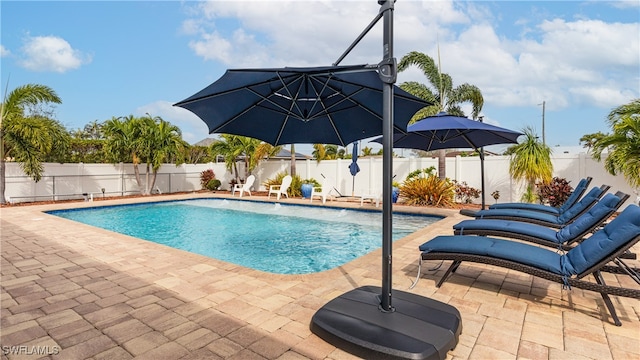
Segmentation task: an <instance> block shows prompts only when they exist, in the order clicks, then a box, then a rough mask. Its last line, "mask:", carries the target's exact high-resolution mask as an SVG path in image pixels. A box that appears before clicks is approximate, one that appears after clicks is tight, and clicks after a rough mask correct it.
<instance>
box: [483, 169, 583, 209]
mask: <svg viewBox="0 0 640 360" xmlns="http://www.w3.org/2000/svg"><path fill="white" fill-rule="evenodd" d="M591 180H592V178H591V177H587V178H584V179H582V180H580V181H579V182H578V185H576V187H575V189H573V192H572V193H571V195H569V197H568V198H567V200H565V202H564V204H562V206H559V207H555V206H547V205H542V204H531V203H500V204H493V205H491V206H489V209H522V210H533V211H542V212H545V213H550V214H554V215H560V214H562V213H563V212H565V211H567V210H568V209H569V208H570V207H572V206H573V205H575V203H577V202H578V200H580V197H581V196H582V195H583V194H584V192H585V191H587V188H588V187H589V184H591Z"/></svg>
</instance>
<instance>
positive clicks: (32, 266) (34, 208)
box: [0, 193, 640, 360]
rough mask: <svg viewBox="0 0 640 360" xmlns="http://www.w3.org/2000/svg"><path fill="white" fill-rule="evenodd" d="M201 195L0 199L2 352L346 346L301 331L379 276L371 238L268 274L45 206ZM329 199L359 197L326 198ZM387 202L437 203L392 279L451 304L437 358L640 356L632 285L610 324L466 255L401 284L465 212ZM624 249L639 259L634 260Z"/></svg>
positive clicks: (143, 354)
mask: <svg viewBox="0 0 640 360" xmlns="http://www.w3.org/2000/svg"><path fill="white" fill-rule="evenodd" d="M207 196H220V195H213V194H203V193H198V194H192V195H189V194H185V195H166V196H154V197H152V198H135V199H120V200H109V201H96V202H79V203H77V202H76V203H59V204H50V205H31V206H11V207H3V208H1V209H0V214H1V216H0V218H1V232H2V233H1V255H2V262H1V266H2V267H1V275H2V278H1V290H2V291H1V298H0V299H1V303H0V307H1V322H0V345H1V346H2V347H1V348H2V355H1V358H2V359H37V358H42V357H43V356H44V357H45V358H51V359H65V360H66V359H131V358H136V359H138V358H140V359H350V358H355V357H354V356H353V355H351V354H349V353H347V352H345V351H343V350H341V349H338V348H336V347H334V346H333V345H331V344H329V343H327V342H325V341H324V340H322V339H320V338H318V337H317V336H316V335H314V334H312V333H311V331H310V330H309V324H310V321H311V317H312V316H313V314H314V313H315V311H316V310H317V309H319V308H320V307H321V306H323V305H324V304H325V303H327V302H328V301H329V300H331V299H333V298H334V297H336V296H339V295H341V294H343V293H345V292H347V291H349V290H352V289H353V288H356V287H359V286H363V285H375V286H379V285H380V282H381V280H380V279H381V270H380V268H381V266H380V263H381V260H380V258H381V250H376V251H374V252H372V253H370V254H368V255H365V256H363V257H361V258H358V259H356V260H354V261H352V262H350V263H348V264H345V265H344V266H341V267H339V268H336V269H333V270H329V271H325V272H322V273H317V274H309V275H274V274H268V273H264V272H260V271H256V270H251V269H248V268H244V267H241V266H236V265H233V264H229V263H225V262H222V261H218V260H215V259H211V258H207V257H204V256H201V255H196V254H191V253H188V252H184V251H181V250H176V249H172V248H169V247H166V246H163V245H158V244H155V243H151V242H148V241H144V240H139V239H136V238H132V237H129V236H125V235H120V234H116V233H113V232H110V231H106V230H102V229H98V228H94V227H91V226H88V225H84V224H80V223H76V222H73V221H70V220H66V219H62V218H59V217H56V216H53V215H48V214H44V213H43V211H47V210H54V209H68V208H77V207H88V206H102V205H114V204H128V203H137V202H145V201H149V200H152V201H157V200H178V199H187V198H193V197H198V198H199V197H207ZM243 199H253V200H266V197H263V196H253V197H250V198H249V197H244V198H243ZM281 202H282V203H296V204H309V201H308V200H306V201H303V200H300V199H291V200H287V199H284V200H282V201H281ZM313 204H314V205H319V204H321V203H320V201H317V200H316V201H314V202H313ZM334 205H337V206H340V207H354V208H359V207H360V203H359V202H337V201H335V202H327V206H334ZM365 207H366V208H368V209H375V207H374V206H372V205H369V204H366V205H365ZM394 209H395V210H396V211H405V210H406V211H410V210H411V211H418V212H422V213H427V214H437V215H445V216H447V217H446V218H444V219H443V220H440V221H438V222H436V223H435V224H432V225H430V226H428V227H426V228H424V229H422V230H420V231H418V232H416V233H414V234H412V235H410V236H408V237H405V238H403V239H401V240H398V241H396V242H394V245H393V286H394V289H396V290H402V291H408V292H411V293H415V294H419V295H423V296H428V297H431V298H433V299H436V300H439V301H442V302H445V303H448V304H451V305H453V306H455V307H456V308H458V310H459V311H460V312H461V314H462V323H463V327H462V334H461V336H460V340H459V343H458V345H457V346H456V348H455V349H453V350H451V351H449V353H448V355H447V359H616V360H617V359H638V358H640V341H638V339H640V302H639V301H638V300H636V299H629V298H623V297H612V300H613V303H614V305H615V308H616V310H617V312H618V316H619V317H620V320H621V321H622V326H621V327H618V326H615V325H614V324H613V323H612V320H611V318H610V316H609V314H608V312H607V310H606V308H605V306H604V303H603V301H602V299H601V298H600V295H599V294H595V293H593V292H588V291H583V290H580V289H573V290H571V291H567V290H562V289H561V286H560V285H559V284H557V283H553V282H549V281H546V280H541V279H538V278H533V277H532V276H529V275H526V274H523V273H518V272H514V271H509V270H505V269H502V268H496V267H490V266H484V265H478V264H471V263H463V264H462V265H461V267H460V268H459V270H458V271H457V272H456V274H455V275H454V276H453V277H451V278H450V280H449V281H447V282H446V283H445V284H444V285H443V286H442V287H441V288H436V287H435V282H436V281H437V280H438V279H439V278H440V277H441V276H442V274H443V272H444V270H445V269H446V266H444V267H443V269H440V270H438V271H435V272H434V271H428V270H425V268H430V267H433V266H435V265H437V263H435V262H433V263H431V262H427V263H426V265H424V264H423V271H422V277H421V280H420V282H419V283H418V284H417V286H416V287H415V288H414V289H412V290H408V288H409V286H410V285H411V283H412V281H413V280H414V279H415V277H416V271H417V259H418V255H419V252H418V250H417V248H418V246H419V245H420V244H422V243H423V242H425V241H427V240H429V239H431V238H433V237H434V236H436V235H441V234H451V233H452V229H451V227H452V225H453V224H455V223H457V222H459V221H461V220H462V219H463V218H464V217H463V216H462V215H459V214H458V212H457V210H441V209H433V208H416V207H404V206H396V207H394ZM467 219H468V218H467ZM212 221H215V219H212ZM213 235H214V234H213ZM634 251H635V252H636V253H638V252H640V247H638V246H636V247H635V248H634ZM628 263H629V264H631V265H633V266H640V262H639V261H637V260H633V261H628ZM604 276H605V280H606V281H607V283H609V284H621V285H623V286H626V287H631V288H637V287H638V285H637V284H636V283H635V282H633V281H632V280H631V279H630V278H628V277H627V276H621V275H612V274H604Z"/></svg>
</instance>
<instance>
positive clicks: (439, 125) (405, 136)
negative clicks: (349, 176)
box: [372, 112, 522, 151]
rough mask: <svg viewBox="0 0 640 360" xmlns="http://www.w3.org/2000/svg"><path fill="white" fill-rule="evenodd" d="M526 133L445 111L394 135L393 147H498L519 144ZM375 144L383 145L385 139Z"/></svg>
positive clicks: (430, 149)
mask: <svg viewBox="0 0 640 360" xmlns="http://www.w3.org/2000/svg"><path fill="white" fill-rule="evenodd" d="M520 135H522V133H520V132H517V131H513V130H509V129H505V128H501V127H498V126H494V125H490V124H485V123H483V122H480V121H474V120H471V119H468V118H465V117H460V116H454V115H449V114H447V113H445V112H441V113H439V114H437V115H434V116H429V117H426V118H424V119H422V120H420V121H418V122H416V123H414V124H411V125H409V126H408V127H407V131H406V132H402V133H400V132H396V133H394V135H393V146H394V147H397V148H406V149H420V150H425V151H432V150H439V149H457V148H473V149H479V148H481V147H484V146H489V145H496V144H510V143H511V144H515V143H517V142H518V141H517V139H518V136H520ZM372 141H375V142H379V143H381V142H382V138H376V139H373V140H372Z"/></svg>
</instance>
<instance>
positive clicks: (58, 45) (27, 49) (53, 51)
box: [19, 36, 91, 73]
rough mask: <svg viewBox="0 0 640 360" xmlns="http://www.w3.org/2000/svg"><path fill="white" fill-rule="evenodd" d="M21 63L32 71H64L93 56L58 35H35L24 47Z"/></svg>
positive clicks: (28, 39) (87, 60)
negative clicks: (77, 48)
mask: <svg viewBox="0 0 640 360" xmlns="http://www.w3.org/2000/svg"><path fill="white" fill-rule="evenodd" d="M21 50H22V53H23V57H22V58H21V59H20V61H19V63H20V65H22V66H23V67H24V68H26V69H29V70H32V71H55V72H59V73H64V72H67V71H69V70H74V69H77V68H79V67H80V66H82V65H83V64H87V63H90V62H91V56H89V55H86V54H83V53H82V52H81V51H79V50H75V49H73V48H72V47H71V45H70V44H69V43H68V42H67V41H66V40H64V39H62V38H60V37H56V36H33V37H29V38H27V39H26V41H25V44H24V46H23V47H22V49H21Z"/></svg>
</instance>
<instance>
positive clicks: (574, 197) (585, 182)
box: [558, 179, 591, 214]
mask: <svg viewBox="0 0 640 360" xmlns="http://www.w3.org/2000/svg"><path fill="white" fill-rule="evenodd" d="M590 182H591V180H590V179H582V180H580V182H578V185H576V188H575V189H573V192H572V193H571V195H569V197H568V198H567V200H565V202H564V203H563V204H562V205H561V206H560V207H559V208H558V213H559V214H562V213H563V212H565V211H567V210H569V208H571V207H572V206H573V205H575V203H577V202H578V200H579V199H580V196H581V195H582V194H584V192H585V191H586V189H587V186H589V183H590Z"/></svg>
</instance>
